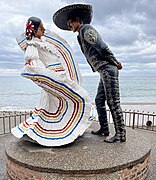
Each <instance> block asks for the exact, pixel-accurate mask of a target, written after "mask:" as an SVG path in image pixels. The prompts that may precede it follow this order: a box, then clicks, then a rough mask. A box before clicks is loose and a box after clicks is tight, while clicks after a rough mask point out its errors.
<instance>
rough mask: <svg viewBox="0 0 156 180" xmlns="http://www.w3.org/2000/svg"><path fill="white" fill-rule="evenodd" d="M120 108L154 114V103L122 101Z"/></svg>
mask: <svg viewBox="0 0 156 180" xmlns="http://www.w3.org/2000/svg"><path fill="white" fill-rule="evenodd" d="M121 107H122V110H125V109H126V110H127V111H129V110H131V111H134V110H135V111H139V112H143V111H144V112H145V113H148V112H149V113H153V112H155V114H156V103H122V104H121Z"/></svg>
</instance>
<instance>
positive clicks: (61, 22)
mask: <svg viewBox="0 0 156 180" xmlns="http://www.w3.org/2000/svg"><path fill="white" fill-rule="evenodd" d="M92 13H93V11H92V6H91V5H88V4H73V5H69V6H65V7H63V8H61V9H59V10H58V11H57V12H55V14H54V15H53V21H54V23H55V24H56V26H57V27H59V28H60V29H63V30H70V29H69V28H68V26H67V21H68V20H69V19H70V18H73V17H79V18H80V19H81V20H82V21H83V23H84V24H90V22H91V19H92Z"/></svg>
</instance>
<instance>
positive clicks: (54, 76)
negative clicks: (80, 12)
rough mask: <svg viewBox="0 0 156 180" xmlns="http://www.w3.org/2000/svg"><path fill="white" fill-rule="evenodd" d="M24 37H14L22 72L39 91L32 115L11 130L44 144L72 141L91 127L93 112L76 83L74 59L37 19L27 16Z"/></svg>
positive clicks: (17, 134) (76, 74) (86, 96)
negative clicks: (22, 64)
mask: <svg viewBox="0 0 156 180" xmlns="http://www.w3.org/2000/svg"><path fill="white" fill-rule="evenodd" d="M25 36H26V38H24V39H23V36H21V37H19V38H18V39H17V41H18V44H19V45H20V47H21V48H22V50H24V56H25V61H26V63H25V66H24V68H23V70H22V73H21V75H22V76H23V77H26V78H28V79H31V80H32V81H33V82H34V83H36V84H37V85H38V86H39V87H41V88H42V93H41V98H40V103H39V105H38V106H37V107H35V109H34V111H33V114H32V116H31V117H29V118H28V119H26V120H25V121H24V122H22V123H21V124H19V125H18V126H16V127H15V128H13V129H12V131H11V132H12V134H13V135H14V136H16V137H17V138H22V137H23V136H24V135H26V136H27V137H28V138H30V139H32V140H34V141H35V142H37V143H39V144H41V145H44V146H61V145H65V144H68V143H71V142H73V141H74V140H75V139H76V138H77V137H78V136H81V135H82V134H83V133H84V132H85V130H86V129H87V128H88V127H89V126H90V124H91V120H92V117H93V111H94V109H93V108H92V105H91V102H90V99H89V97H88V95H87V93H86V91H85V90H84V89H83V88H82V87H81V86H80V85H79V84H80V82H81V76H80V73H79V70H78V66H77V62H76V61H75V60H74V59H73V55H72V51H71V49H70V47H69V45H68V44H67V42H66V41H65V40H63V39H62V38H60V37H59V36H58V35H56V34H55V33H52V32H49V33H48V34H46V33H45V29H44V27H43V24H42V21H41V20H40V19H39V18H37V17H30V18H29V19H28V22H27V24H26V33H25ZM43 38H44V40H43Z"/></svg>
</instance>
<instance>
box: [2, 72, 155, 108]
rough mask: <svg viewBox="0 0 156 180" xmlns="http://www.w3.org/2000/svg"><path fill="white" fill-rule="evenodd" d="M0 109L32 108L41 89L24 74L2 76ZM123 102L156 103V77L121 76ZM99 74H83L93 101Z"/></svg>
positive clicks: (85, 85)
mask: <svg viewBox="0 0 156 180" xmlns="http://www.w3.org/2000/svg"><path fill="white" fill-rule="evenodd" d="M0 82H1V83H0V110H1V111H3V110H30V109H33V108H34V107H35V105H36V104H37V103H38V101H39V98H40V91H41V89H40V88H39V87H38V86H37V85H36V84H34V83H33V82H32V81H31V80H29V79H26V78H24V77H22V76H20V75H19V76H0ZM119 82H120V97H121V103H123V104H124V103H130V104H133V103H134V104H136V103H137V104H144V103H151V104H155V103H156V77H148V76H146V77H143V76H142V77H132V76H123V77H120V78H119ZM98 83H99V76H83V87H84V89H86V91H87V92H88V94H89V96H90V98H91V100H92V102H94V98H95V96H96V92H97V87H98Z"/></svg>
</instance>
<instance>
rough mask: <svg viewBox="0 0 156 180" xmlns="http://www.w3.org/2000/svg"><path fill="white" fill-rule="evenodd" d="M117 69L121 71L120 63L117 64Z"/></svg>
mask: <svg viewBox="0 0 156 180" xmlns="http://www.w3.org/2000/svg"><path fill="white" fill-rule="evenodd" d="M117 68H118V70H121V69H122V64H121V63H120V62H119V63H118V64H117Z"/></svg>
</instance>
